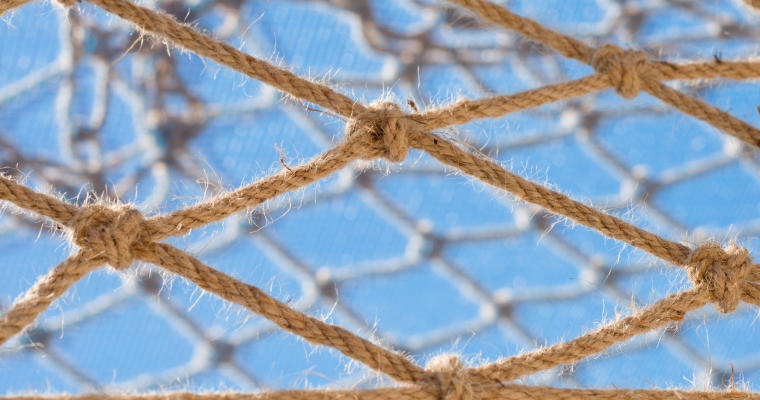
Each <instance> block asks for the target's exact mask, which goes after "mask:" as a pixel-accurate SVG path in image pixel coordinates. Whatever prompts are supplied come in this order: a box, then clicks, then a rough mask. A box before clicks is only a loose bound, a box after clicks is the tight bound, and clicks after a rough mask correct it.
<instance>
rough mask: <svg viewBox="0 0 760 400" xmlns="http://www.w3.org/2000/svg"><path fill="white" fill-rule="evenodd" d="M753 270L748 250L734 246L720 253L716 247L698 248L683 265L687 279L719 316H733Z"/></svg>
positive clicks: (707, 245)
mask: <svg viewBox="0 0 760 400" xmlns="http://www.w3.org/2000/svg"><path fill="white" fill-rule="evenodd" d="M754 268H755V264H754V263H753V262H752V258H751V257H750V253H749V250H747V249H745V248H741V247H737V246H734V245H728V246H726V248H725V249H722V248H721V247H720V246H719V245H717V244H716V243H705V244H703V245H701V246H699V247H697V248H696V249H695V250H694V252H693V253H691V255H690V256H689V259H688V260H687V261H686V271H687V272H688V274H689V279H691V281H692V283H693V284H694V286H695V287H701V288H704V289H705V290H707V291H708V292H709V293H710V294H711V302H712V303H713V305H714V306H715V308H717V309H718V310H719V311H720V312H722V313H732V312H734V311H735V310H736V307H738V306H739V304H740V303H741V299H742V294H743V287H744V284H745V283H746V282H747V280H748V278H749V276H750V273H751V272H752V270H753V269H754Z"/></svg>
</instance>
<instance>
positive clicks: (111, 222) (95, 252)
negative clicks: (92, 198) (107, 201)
mask: <svg viewBox="0 0 760 400" xmlns="http://www.w3.org/2000/svg"><path fill="white" fill-rule="evenodd" d="M142 221H143V218H142V213H140V211H139V210H137V209H134V208H132V207H130V206H128V205H125V204H119V205H115V206H112V207H107V206H104V205H100V204H91V205H86V206H84V207H82V209H81V210H80V211H79V212H78V213H77V214H76V215H75V216H74V218H72V219H71V221H69V223H68V224H67V226H68V227H69V228H71V230H72V236H73V241H74V243H75V244H76V245H77V246H79V247H81V248H82V249H84V250H86V251H87V252H89V253H90V254H91V255H92V256H94V257H105V259H106V260H107V261H106V262H107V263H108V265H110V266H111V267H113V268H114V269H116V270H123V269H126V268H129V266H130V265H132V261H133V260H134V259H135V256H134V255H133V248H134V247H135V246H136V245H138V244H143V245H145V244H147V243H149V242H150V239H149V237H148V234H147V233H146V232H144V231H143V229H142Z"/></svg>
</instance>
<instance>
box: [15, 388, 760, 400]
mask: <svg viewBox="0 0 760 400" xmlns="http://www.w3.org/2000/svg"><path fill="white" fill-rule="evenodd" d="M477 390H478V391H477V396H478V399H481V400H499V399H504V400H536V399H542V400H581V399H583V400H588V399H595V400H722V399H735V400H758V399H760V394H758V393H751V392H742V391H738V390H736V391H731V392H718V391H697V390H673V389H670V390H665V389H564V388H555V387H549V386H524V385H498V386H485V387H478V388H477ZM440 396H441V395H440V391H439V390H437V389H436V388H434V387H430V386H402V387H384V388H378V389H350V390H346V389H327V390H324V389H323V390H320V389H312V390H280V391H271V392H262V393H235V392H221V393H184V392H178V393H160V394H141V395H133V394H126V393H125V394H86V395H79V396H77V395H35V396H8V397H4V398H5V399H8V400H335V399H345V400H438V399H440V398H441V397H440Z"/></svg>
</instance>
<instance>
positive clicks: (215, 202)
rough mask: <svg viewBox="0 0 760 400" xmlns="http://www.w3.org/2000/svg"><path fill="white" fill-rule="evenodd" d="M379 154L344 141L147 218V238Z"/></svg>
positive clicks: (367, 142)
mask: <svg viewBox="0 0 760 400" xmlns="http://www.w3.org/2000/svg"><path fill="white" fill-rule="evenodd" d="M382 153H383V149H381V148H377V147H375V144H374V141H372V140H371V139H370V138H369V137H368V136H367V135H363V136H361V137H357V138H355V139H353V140H346V141H344V142H341V143H340V144H338V145H337V146H335V147H333V148H332V149H330V150H328V151H326V152H325V153H323V154H321V155H319V156H317V157H315V158H314V159H312V160H311V161H309V162H308V163H306V164H302V165H299V166H296V167H291V168H290V170H283V171H281V172H280V173H278V174H276V175H273V176H269V177H266V178H263V179H261V180H259V181H257V182H255V183H253V184H250V185H248V186H245V187H242V188H240V189H237V190H235V191H234V192H231V193H229V194H227V195H224V196H221V197H218V198H214V199H211V200H209V201H206V202H202V203H198V204H196V205H193V206H190V207H187V208H184V209H182V210H178V211H174V212H172V213H169V214H166V215H159V216H156V217H153V218H151V219H148V220H147V221H146V229H147V232H148V234H149V235H150V237H151V240H153V241H156V242H157V241H161V240H164V239H166V238H168V237H170V236H182V235H184V234H186V233H187V232H189V231H190V230H192V229H195V228H199V227H202V226H203V225H206V224H208V223H211V222H216V221H221V220H223V219H225V218H227V217H229V216H230V215H232V214H234V213H237V212H240V211H243V210H245V209H246V208H249V207H256V206H258V205H260V204H262V203H264V202H265V201H267V200H269V199H273V198H275V197H277V196H279V195H281V194H283V193H287V192H290V191H293V190H296V189H298V188H301V187H304V186H306V185H308V184H310V183H313V182H316V181H318V180H320V179H322V178H325V177H327V176H329V175H331V174H332V173H333V172H335V171H339V170H341V169H343V168H345V167H346V165H348V163H350V162H351V161H354V160H357V159H360V158H367V157H370V158H376V157H378V156H380V155H381V154H382ZM0 196H2V193H0Z"/></svg>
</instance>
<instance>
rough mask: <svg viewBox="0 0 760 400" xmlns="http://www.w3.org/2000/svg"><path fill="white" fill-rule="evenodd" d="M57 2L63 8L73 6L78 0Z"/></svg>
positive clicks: (60, 0) (59, 0)
mask: <svg viewBox="0 0 760 400" xmlns="http://www.w3.org/2000/svg"><path fill="white" fill-rule="evenodd" d="M57 1H58V4H60V5H62V6H63V7H64V8H69V7H74V4H76V3H77V1H79V0H57Z"/></svg>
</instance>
